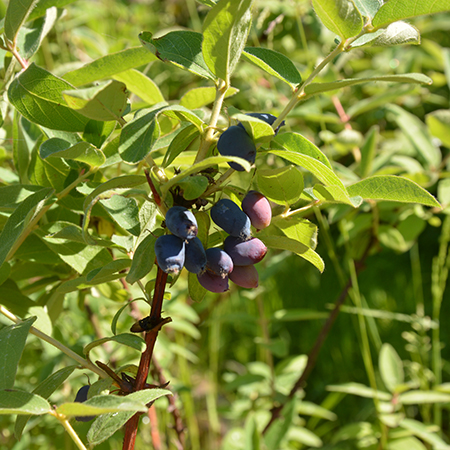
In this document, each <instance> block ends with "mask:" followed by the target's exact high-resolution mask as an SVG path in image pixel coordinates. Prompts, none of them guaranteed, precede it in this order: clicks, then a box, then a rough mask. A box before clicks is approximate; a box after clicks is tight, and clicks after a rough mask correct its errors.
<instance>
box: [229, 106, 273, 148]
mask: <svg viewBox="0 0 450 450" xmlns="http://www.w3.org/2000/svg"><path fill="white" fill-rule="evenodd" d="M231 117H232V118H233V119H235V120H238V121H239V122H240V123H241V124H242V125H243V126H244V128H245V131H247V133H248V135H249V136H250V137H251V138H252V140H253V141H254V142H255V143H257V142H269V141H271V140H272V138H273V136H274V130H273V128H272V127H271V126H270V125H269V124H268V123H267V122H264V120H260V119H258V118H256V117H252V116H249V115H248V114H241V113H236V114H233V115H232V116H231Z"/></svg>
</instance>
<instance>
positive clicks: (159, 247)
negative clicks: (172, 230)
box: [155, 234, 186, 275]
mask: <svg viewBox="0 0 450 450" xmlns="http://www.w3.org/2000/svg"><path fill="white" fill-rule="evenodd" d="M155 253H156V260H157V262H158V266H159V267H161V269H162V270H163V271H164V272H166V273H171V274H174V275H178V273H179V272H180V271H181V269H182V268H183V266H184V260H185V254H186V252H185V245H184V241H183V239H180V238H179V237H178V236H175V235H173V234H165V235H163V236H160V237H159V238H158V239H156V242H155Z"/></svg>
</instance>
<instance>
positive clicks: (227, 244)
mask: <svg viewBox="0 0 450 450" xmlns="http://www.w3.org/2000/svg"><path fill="white" fill-rule="evenodd" d="M224 250H225V251H226V252H227V253H228V254H229V255H230V256H231V259H232V260H233V264H234V265H235V266H249V265H251V264H256V263H258V262H259V261H261V260H262V259H263V258H264V256H265V255H266V253H267V247H266V246H265V245H264V243H263V242H262V241H261V240H259V239H258V238H251V239H249V240H247V241H243V240H242V239H240V238H236V237H234V236H228V237H227V238H226V239H225V241H224Z"/></svg>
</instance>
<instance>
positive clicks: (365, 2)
mask: <svg viewBox="0 0 450 450" xmlns="http://www.w3.org/2000/svg"><path fill="white" fill-rule="evenodd" d="M353 1H354V3H355V6H356V7H357V8H358V10H359V12H360V13H361V15H362V16H364V17H369V18H370V19H371V18H372V17H373V16H374V15H375V14H376V13H377V11H378V10H379V9H380V8H381V5H382V4H383V0H353Z"/></svg>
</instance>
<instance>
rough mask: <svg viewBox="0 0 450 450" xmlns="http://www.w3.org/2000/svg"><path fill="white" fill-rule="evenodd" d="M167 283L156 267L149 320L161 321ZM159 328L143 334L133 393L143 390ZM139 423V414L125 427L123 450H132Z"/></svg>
mask: <svg viewBox="0 0 450 450" xmlns="http://www.w3.org/2000/svg"><path fill="white" fill-rule="evenodd" d="M166 282H167V273H165V272H163V271H162V270H161V269H160V268H159V267H158V273H157V275H156V284H155V292H154V294H153V302H152V309H151V311H150V318H151V319H155V320H156V319H161V310H162V304H163V299H164V290H165V287H166ZM159 330H160V327H155V328H153V329H151V330H150V331H149V332H148V333H146V334H145V343H146V348H145V350H144V352H143V353H142V355H141V361H140V362H139V369H138V372H137V375H136V381H135V384H134V388H133V391H140V390H142V389H144V387H145V384H146V381H147V376H148V371H149V367H150V362H151V360H152V355H153V348H154V347H155V342H156V338H157V336H158V332H159ZM138 423H139V414H135V415H134V416H133V417H132V418H131V419H130V420H129V421H128V422H127V423H126V425H125V436H124V439H123V447H122V449H123V450H133V449H134V443H135V441H136V435H137V429H138Z"/></svg>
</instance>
